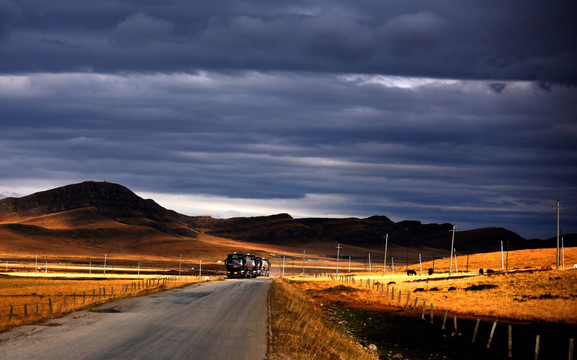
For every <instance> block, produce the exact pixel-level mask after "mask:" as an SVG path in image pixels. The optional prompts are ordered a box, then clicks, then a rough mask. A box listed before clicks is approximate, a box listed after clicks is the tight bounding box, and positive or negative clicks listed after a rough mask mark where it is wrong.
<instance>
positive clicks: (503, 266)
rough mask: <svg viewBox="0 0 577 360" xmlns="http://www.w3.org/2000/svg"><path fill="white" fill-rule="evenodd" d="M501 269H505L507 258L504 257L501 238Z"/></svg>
mask: <svg viewBox="0 0 577 360" xmlns="http://www.w3.org/2000/svg"><path fill="white" fill-rule="evenodd" d="M501 270H505V259H504V257H503V240H501Z"/></svg>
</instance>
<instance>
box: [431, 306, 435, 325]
mask: <svg viewBox="0 0 577 360" xmlns="http://www.w3.org/2000/svg"><path fill="white" fill-rule="evenodd" d="M434 311H435V308H434V307H433V303H431V324H432V323H433V312H434Z"/></svg>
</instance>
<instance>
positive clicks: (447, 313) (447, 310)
mask: <svg viewBox="0 0 577 360" xmlns="http://www.w3.org/2000/svg"><path fill="white" fill-rule="evenodd" d="M447 315H449V309H445V317H443V326H442V327H441V330H445V325H446V324H447Z"/></svg>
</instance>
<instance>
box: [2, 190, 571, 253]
mask: <svg viewBox="0 0 577 360" xmlns="http://www.w3.org/2000/svg"><path fill="white" fill-rule="evenodd" d="M451 228H452V226H451V225H450V224H422V223H420V222H419V221H408V220H407V221H401V222H396V223H395V222H393V221H391V220H390V219H389V218H387V217H385V216H373V217H369V218H366V219H358V218H346V219H334V218H307V219H294V218H292V217H291V216H290V215H288V214H278V215H272V216H262V217H249V218H243V217H239V218H230V219H216V218H212V217H209V216H203V217H194V216H186V215H182V214H178V213H176V212H174V211H172V210H167V209H165V208H163V207H162V206H160V205H158V204H157V203H155V202H154V201H153V200H145V199H142V198H140V197H139V196H137V195H136V194H134V193H133V192H132V191H130V190H129V189H127V188H126V187H124V186H121V185H118V184H113V183H108V182H91V181H87V182H83V183H79V184H73V185H68V186H63V187H59V188H56V189H52V190H47V191H42V192H38V193H35V194H31V195H28V196H24V197H21V198H4V199H0V236H1V238H2V239H3V241H2V242H1V243H0V251H4V252H13V251H21V252H34V251H38V250H40V251H45V252H57V251H59V249H64V248H66V249H68V250H67V251H72V252H78V253H82V252H86V251H96V252H101V251H103V250H107V249H113V250H115V251H118V252H124V253H134V252H137V253H149V254H151V253H152V254H159V255H161V254H163V253H175V252H179V251H180V252H182V251H184V252H186V251H189V252H194V251H208V248H222V252H226V251H228V250H230V248H231V246H232V245H231V243H230V242H228V243H227V244H226V246H225V245H224V242H226V239H232V240H235V241H242V242H248V243H249V245H250V244H251V243H252V244H257V243H258V244H268V245H271V246H273V247H274V246H277V245H278V246H279V247H280V246H282V247H284V248H287V247H292V246H295V247H301V246H302V245H303V244H309V245H310V244H312V243H316V244H322V243H330V244H335V243H342V244H347V245H351V246H356V247H361V248H366V249H382V247H383V244H384V237H385V234H389V237H390V240H389V244H391V245H396V246H402V247H423V248H425V247H426V248H433V249H435V248H437V249H448V248H449V247H450V241H451V233H450V230H451ZM207 237H211V239H216V241H212V242H206V241H205V239H206V238H207ZM219 239H220V240H219ZM456 239H457V240H456V241H457V244H458V245H457V246H456V247H457V249H458V250H459V251H460V252H461V253H463V252H467V253H473V252H486V251H496V250H498V248H499V246H500V241H503V242H505V243H507V242H508V245H509V246H510V249H511V250H513V249H520V248H527V247H535V245H534V244H535V242H528V241H527V240H525V239H523V238H521V237H520V236H519V235H517V234H515V233H513V232H511V231H508V230H506V229H503V228H484V229H475V230H469V231H462V232H459V233H457V235H456ZM566 245H567V244H566ZM255 246H256V245H255Z"/></svg>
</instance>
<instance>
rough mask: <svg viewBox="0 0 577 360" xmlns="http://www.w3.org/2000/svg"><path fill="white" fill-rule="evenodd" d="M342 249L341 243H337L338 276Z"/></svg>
mask: <svg viewBox="0 0 577 360" xmlns="http://www.w3.org/2000/svg"><path fill="white" fill-rule="evenodd" d="M340 251H341V244H337V276H339V256H340Z"/></svg>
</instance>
